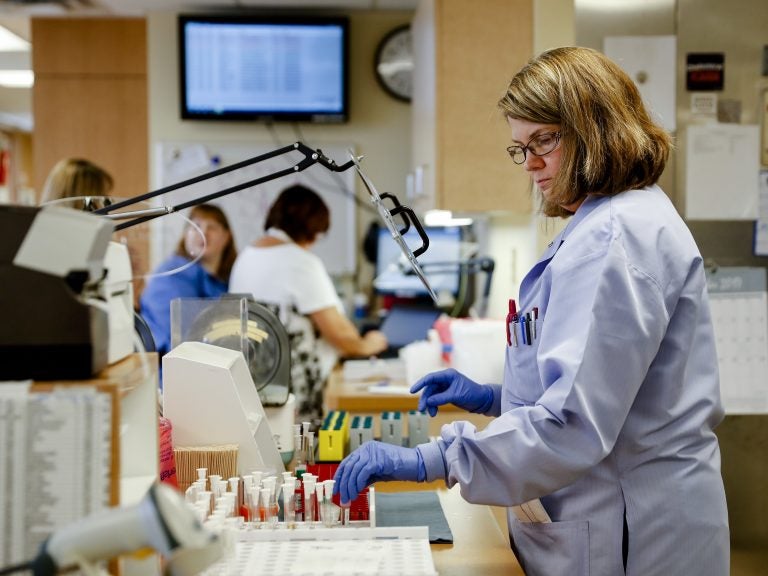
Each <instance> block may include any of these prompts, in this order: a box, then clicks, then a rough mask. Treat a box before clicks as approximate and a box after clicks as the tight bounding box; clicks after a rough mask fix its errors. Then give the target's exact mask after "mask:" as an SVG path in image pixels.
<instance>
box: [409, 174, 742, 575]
mask: <svg viewBox="0 0 768 576" xmlns="http://www.w3.org/2000/svg"><path fill="white" fill-rule="evenodd" d="M534 308H537V309H538V322H537V323H536V331H535V337H533V336H531V338H530V343H527V342H528V340H526V343H523V340H522V337H521V336H522V335H521V333H520V332H518V336H519V337H518V345H517V347H515V346H514V345H512V346H508V347H507V357H506V367H505V376H504V383H503V385H502V386H494V393H495V402H494V405H493V407H492V409H491V411H490V412H489V414H490V415H495V416H498V417H497V418H496V419H495V420H493V421H492V422H491V423H490V424H489V425H488V426H487V427H486V428H485V429H484V430H482V431H478V430H477V429H476V428H475V427H474V426H473V425H471V424H469V423H467V422H454V423H452V424H450V425H446V426H444V427H443V430H442V433H441V437H440V438H439V439H438V440H437V441H436V442H433V443H431V444H423V445H421V446H419V447H418V449H419V451H420V452H421V454H422V457H423V459H424V463H425V466H426V470H427V480H433V479H436V478H445V480H446V481H447V483H448V485H451V486H452V485H454V484H456V483H458V484H460V486H461V493H462V495H463V496H464V498H465V499H466V500H468V501H469V502H475V503H484V504H494V505H501V506H513V505H518V504H522V503H524V502H527V501H529V500H532V499H535V498H540V499H541V502H542V504H543V506H544V508H545V509H546V511H547V512H548V514H549V516H550V518H551V519H552V522H551V523H523V522H520V521H518V520H517V519H516V517H515V516H514V515H513V514H512V513H511V512H510V513H508V522H509V528H510V535H511V539H512V545H513V547H514V548H515V552H516V554H517V556H518V559H519V560H520V563H521V565H522V566H523V569H524V570H525V572H526V574H527V575H528V576H534V575H539V574H540V575H546V576H556V575H560V574H562V575H566V574H567V575H569V576H574V575H601V576H602V575H604V576H615V575H617V574H624V573H626V574H637V575H642V576H653V575H659V576H662V575H663V576H668V575H670V574H696V575H697V576H709V575H711V576H724V575H726V574H728V572H729V554H730V548H729V531H728V514H727V510H726V502H725V493H724V490H723V483H722V477H721V474H720V451H719V447H718V442H717V438H716V436H715V434H714V432H713V429H714V428H715V426H716V425H717V424H718V423H719V422H720V421H721V420H722V418H723V409H722V406H721V403H720V393H719V379H718V366H717V353H716V350H715V341H714V333H713V328H712V324H711V318H710V310H709V304H708V297H707V290H706V279H705V274H704V267H703V263H702V258H701V255H700V254H699V251H698V248H697V247H696V244H695V243H694V241H693V238H692V237H691V235H690V232H689V231H688V229H687V227H686V226H685V224H684V222H683V221H682V219H681V218H680V216H679V215H678V213H677V211H676V210H675V208H674V206H673V205H672V203H671V202H670V201H669V199H668V198H667V196H666V195H665V194H664V192H663V191H662V190H661V189H660V188H658V187H657V186H652V187H649V188H647V189H644V190H633V191H628V192H624V193H622V194H619V195H617V196H614V197H610V198H608V197H588V198H587V199H586V200H585V201H584V203H583V204H582V205H581V206H580V207H579V208H578V210H577V211H576V213H575V214H574V216H573V217H572V218H571V220H570V222H569V223H568V226H567V227H566V229H565V230H564V231H563V232H562V233H561V234H560V235H559V237H558V238H557V239H556V240H555V241H554V242H553V243H552V245H551V246H550V247H549V249H548V250H547V251H546V252H545V254H544V256H543V257H542V259H541V260H540V261H539V262H538V263H537V264H536V265H535V266H534V267H533V269H532V270H531V271H530V272H529V273H528V275H527V276H526V277H525V279H524V280H523V282H522V284H521V287H520V298H519V302H518V311H519V312H522V313H523V314H525V313H526V312H532V311H533V309H534ZM514 328H517V330H518V331H519V330H520V329H521V326H520V325H519V324H518V325H517V326H514ZM529 328H530V329H532V328H533V327H532V326H529ZM527 336H528V334H526V337H527ZM625 523H626V525H625ZM625 531H626V534H627V537H626V543H624V534H625ZM624 545H626V546H627V549H626V571H625V568H624V562H625V560H624V557H623V556H624V555H623V550H622V548H623V546H624Z"/></svg>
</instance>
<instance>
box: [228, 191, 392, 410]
mask: <svg viewBox="0 0 768 576" xmlns="http://www.w3.org/2000/svg"><path fill="white" fill-rule="evenodd" d="M330 221H331V217H330V211H329V210H328V206H327V205H326V204H325V202H324V201H323V199H322V198H321V197H320V196H319V195H318V194H317V193H315V192H314V191H312V190H310V189H309V188H306V187H305V186H301V185H295V186H291V187H289V188H287V189H285V190H283V192H282V193H281V194H280V195H279V196H278V198H277V200H275V202H274V203H273V204H272V206H271V208H270V209H269V213H268V214H267V218H266V221H265V223H264V229H265V234H264V236H262V237H261V238H259V239H258V240H256V241H255V242H254V243H253V245H252V246H248V247H247V248H245V250H243V251H242V252H241V253H240V255H239V256H238V257H237V261H236V262H235V265H234V266H233V268H232V276H231V278H230V285H229V290H230V292H233V293H244V294H252V295H253V297H254V299H255V300H256V301H257V302H264V303H268V304H273V305H277V306H278V307H279V309H280V320H281V321H282V322H283V324H284V325H285V326H286V329H287V330H288V333H289V336H290V338H291V356H292V361H291V380H292V382H291V384H292V391H293V393H294V395H295V396H296V403H297V409H298V413H299V414H300V415H302V416H306V417H308V418H316V417H320V416H321V414H322V387H323V383H324V382H325V380H326V378H327V377H328V375H329V374H330V371H331V369H332V368H333V365H334V364H335V363H336V361H337V359H338V356H371V355H374V354H378V353H379V352H381V351H383V350H385V349H386V347H387V339H386V337H385V336H384V335H383V334H382V333H381V332H379V331H375V330H374V331H371V332H367V333H366V334H365V335H361V334H360V332H358V330H357V328H355V325H354V324H353V323H352V322H351V321H350V320H349V319H348V318H347V317H346V316H345V314H344V307H343V306H342V303H341V300H340V299H339V296H338V295H337V294H336V289H335V288H334V286H333V282H332V280H331V278H330V276H329V275H328V271H327V270H326V269H325V266H324V265H323V263H322V261H321V260H320V258H319V257H318V256H317V255H315V254H313V253H312V252H310V251H309V248H310V247H311V246H312V245H313V244H314V243H315V241H316V240H317V239H318V237H319V236H320V235H322V234H324V233H325V232H327V231H328V229H329V228H330ZM316 332H317V333H319V336H320V337H319V338H318V337H317V335H316Z"/></svg>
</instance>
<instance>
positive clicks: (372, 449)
mask: <svg viewBox="0 0 768 576" xmlns="http://www.w3.org/2000/svg"><path fill="white" fill-rule="evenodd" d="M425 477H426V470H425V469H424V463H423V461H422V459H421V455H420V454H419V452H418V451H417V450H416V449H415V448H403V447H402V446H395V445H394V444H387V443H385V442H377V441H371V442H366V443H365V444H363V445H362V446H360V448H358V449H357V450H355V451H354V452H352V454H350V455H349V456H347V457H346V458H344V460H342V462H341V464H339V467H338V469H337V470H336V474H335V475H334V477H333V479H334V480H335V481H336V483H335V484H334V486H333V493H334V494H339V495H340V498H341V504H342V505H343V506H346V505H348V504H349V503H350V502H351V501H352V500H354V499H355V498H357V495H358V494H359V493H360V492H361V491H362V490H363V489H364V488H365V487H366V486H368V485H370V484H373V483H374V482H376V481H377V480H410V481H413V482H422V481H423V480H424V478H425Z"/></svg>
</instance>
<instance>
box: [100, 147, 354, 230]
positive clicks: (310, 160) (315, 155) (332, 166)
mask: <svg viewBox="0 0 768 576" xmlns="http://www.w3.org/2000/svg"><path fill="white" fill-rule="evenodd" d="M291 152H299V153H300V154H302V155H303V156H304V158H302V159H301V160H299V161H298V162H297V163H296V164H294V165H293V166H290V167H288V168H286V169H284V170H278V171H276V172H273V173H271V174H267V175H265V176H260V177H259V178H255V179H253V180H249V181H247V182H243V183H241V184H237V185H235V186H230V187H229V188H225V189H223V190H219V191H217V192H214V193H211V194H207V195H205V196H200V197H198V198H195V199H193V200H187V201H185V202H181V203H179V204H176V205H174V206H167V207H165V208H164V209H160V210H158V209H156V208H155V209H149V210H146V211H137V212H136V214H137V216H136V217H135V218H133V219H132V220H128V221H126V222H122V223H121V224H118V225H117V226H115V231H117V230H123V229H125V228H130V227H131V226H135V225H137V224H142V223H143V222H147V221H149V220H152V219H154V218H158V217H160V216H163V215H165V214H168V213H170V212H176V211H177V210H184V209H185V208H190V207H192V206H197V205H198V204H203V203H205V202H210V201H211V200H215V199H216V198H221V197H222V196H226V195H228V194H232V193H234V192H238V191H240V190H244V189H246V188H250V187H252V186H258V185H259V184H263V183H265V182H269V181H270V180H276V179H278V178H282V177H283V176H288V175H289V174H296V173H298V172H301V171H303V170H306V169H307V168H309V167H310V166H312V165H314V164H321V165H322V166H325V167H326V168H327V169H328V170H331V171H332V172H344V171H345V170H348V169H349V168H352V167H353V166H354V165H355V163H354V162H353V161H352V160H350V161H349V162H346V163H345V164H342V165H341V166H339V165H338V164H336V162H334V161H333V160H331V159H330V158H328V157H327V156H325V155H324V154H323V153H322V151H320V150H315V149H313V148H310V147H309V146H306V145H305V144H303V143H301V142H295V143H293V144H291V145H289V146H284V147H282V148H278V149H276V150H272V151H271V152H267V153H265V154H261V155H259V156H254V157H253V158H249V159H247V160H243V161H242V162H237V163H235V164H232V165H230V166H224V167H222V168H217V169H216V170H212V171H210V172H206V173H205V174H201V175H199V176H195V177H194V178H189V179H188V180H183V181H181V182H177V183H176V184H171V185H170V186H165V187H164V188H160V189H158V190H154V191H152V192H147V193H146V194H140V195H138V196H134V197H132V198H128V199H126V200H122V201H120V202H116V203H114V204H111V205H109V206H105V207H104V208H100V209H99V210H95V211H94V212H93V213H94V214H98V215H102V216H107V217H112V218H115V219H117V218H119V217H120V215H119V214H110V213H111V212H113V211H115V210H118V209H120V208H125V207H127V206H132V205H134V204H137V203H139V202H143V201H145V200H149V199H151V198H155V197H157V196H162V195H163V194H167V193H168V192H172V191H174V190H179V189H181V188H186V187H187V186H192V185H193V184H197V183H198V182H203V181H204V180H208V179H210V178H215V177H217V176H221V175H222V174H226V173H228V172H232V171H235V170H240V169H241V168H245V167H247V166H251V165H253V164H258V163H260V162H264V161H265V160H270V159H272V158H276V157H279V156H282V155H284V154H289V153H291Z"/></svg>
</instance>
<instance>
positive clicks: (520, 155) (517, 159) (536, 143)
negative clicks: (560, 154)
mask: <svg viewBox="0 0 768 576" xmlns="http://www.w3.org/2000/svg"><path fill="white" fill-rule="evenodd" d="M558 144H560V132H545V133H544V134H539V135H538V136H534V137H533V138H531V139H530V140H529V141H528V144H526V145H525V146H510V147H509V148H507V152H509V155H510V156H511V157H512V162H514V163H515V164H522V163H523V162H525V153H526V151H528V152H530V153H531V154H533V155H534V156H546V155H547V154H549V153H550V152H552V151H553V150H554V149H555V148H557V146H558Z"/></svg>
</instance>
